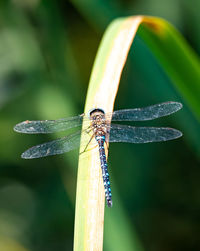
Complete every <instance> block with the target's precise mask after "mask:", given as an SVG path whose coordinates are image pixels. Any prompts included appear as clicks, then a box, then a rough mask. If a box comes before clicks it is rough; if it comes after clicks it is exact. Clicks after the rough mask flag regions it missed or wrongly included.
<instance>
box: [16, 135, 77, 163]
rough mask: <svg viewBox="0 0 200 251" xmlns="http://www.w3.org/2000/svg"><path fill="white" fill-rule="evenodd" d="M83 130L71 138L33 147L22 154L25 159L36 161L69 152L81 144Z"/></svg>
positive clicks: (70, 136)
mask: <svg viewBox="0 0 200 251" xmlns="http://www.w3.org/2000/svg"><path fill="white" fill-rule="evenodd" d="M80 135H81V130H80V131H78V132H76V133H74V134H71V135H69V136H66V137H63V138H60V139H57V140H53V141H50V142H46V143H43V144H41V145H37V146H33V147H31V148H29V149H28V150H27V151H25V152H24V153H22V156H21V157H22V158H24V159H34V158H40V157H46V156H49V155H55V154H62V153H65V152H69V151H71V150H73V149H75V148H77V147H79V144H80Z"/></svg>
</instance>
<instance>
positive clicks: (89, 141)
mask: <svg viewBox="0 0 200 251" xmlns="http://www.w3.org/2000/svg"><path fill="white" fill-rule="evenodd" d="M90 131H91V130H90ZM93 138H94V134H93V135H92V137H91V138H90V140H89V141H88V143H87V145H86V146H85V149H84V150H83V151H82V152H81V153H80V154H82V153H84V152H86V149H87V148H88V146H89V144H90V142H91V141H92V139H93Z"/></svg>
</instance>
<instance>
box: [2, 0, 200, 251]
mask: <svg viewBox="0 0 200 251" xmlns="http://www.w3.org/2000/svg"><path fill="white" fill-rule="evenodd" d="M199 10H200V3H199V1H195V0H191V1H187V0H185V1H184V0H182V1H181V0H175V1H173V0H169V1H159V0H148V1H147V0H142V1H141V0H135V1H133V0H132V1H131V0H125V1H124V0H109V1H106V0H102V1H100V0H99V1H97V0H93V1H85V2H84V1H78V0H71V1H64V0H62V1H50V0H44V1H40V0H29V1H27V0H26V1H25V0H12V1H11V0H9V1H7V0H4V1H1V2H0V250H2V251H4V250H6V251H7V250H8V251H15V250H16V251H21V250H22V251H24V250H30V251H45V250H48V251H55V250H56V251H64V250H72V247H73V231H74V210H75V193H76V177H77V165H78V150H77V151H73V152H70V153H66V154H64V155H60V156H52V157H48V158H43V159H35V160H23V159H21V158H20V154H21V153H22V152H23V151H25V150H26V149H27V148H29V147H31V146H33V145H35V144H39V143H42V142H45V141H48V140H51V139H55V138H57V137H60V136H62V135H65V133H60V134H54V135H22V134H21V135H20V134H17V133H16V132H14V131H13V126H14V125H15V124H16V123H19V122H21V121H23V120H27V119H29V120H41V119H57V118H62V117H68V116H74V115H76V114H80V113H82V112H83V110H84V102H85V97H86V93H87V87H88V81H89V77H90V72H91V68H92V65H93V62H94V58H95V55H96V52H97V49H98V46H99V43H100V40H101V38H102V36H103V33H104V31H105V29H106V27H107V25H108V24H109V23H110V22H111V21H112V20H113V19H114V18H116V17H119V16H126V15H140V14H144V15H155V16H159V17H163V18H165V19H166V20H168V21H169V22H171V23H172V24H173V25H174V26H175V27H177V28H178V30H179V31H180V32H181V33H182V34H183V36H184V37H185V38H186V40H187V42H188V43H189V44H190V45H191V46H192V47H193V49H194V51H196V53H197V54H199V53H200V32H199V22H200V16H199ZM180 63H181V62H180ZM170 100H172V101H179V102H182V103H183V105H184V108H183V109H182V111H180V112H178V113H177V114H174V115H171V116H170V117H167V118H161V119H159V120H158V121H153V122H146V123H137V125H148V126H170V127H175V128H178V129H179V130H181V131H183V134H184V136H183V137H182V138H180V139H178V140H174V141H170V142H165V143H154V144H146V145H130V144H122V143H119V144H112V145H111V146H110V150H109V167H110V175H111V180H112V185H113V201H114V207H113V209H107V208H106V220H105V243H104V250H107V251H109V250H133V247H134V243H133V246H132V247H128V246H127V247H126V241H125V240H124V239H123V237H121V238H122V239H120V230H121V229H122V228H124V229H126V231H127V233H128V237H127V238H129V239H131V240H133V239H134V238H138V240H139V242H140V245H141V247H142V249H140V250H148V251H179V250H181V251H185V250H190V251H193V250H194V251H197V250H200V238H199V232H200V215H199V210H200V182H199V180H200V168H199V156H200V138H199V139H198V138H197V137H198V135H195V133H194V132H195V130H196V131H199V130H200V125H199V122H198V121H196V120H195V119H194V117H193V115H192V114H193V113H192V111H191V110H190V109H189V108H188V107H187V104H186V103H185V101H184V100H183V98H182V97H181V96H180V94H179V93H177V91H176V90H175V88H174V85H173V83H172V82H171V81H170V80H169V79H168V77H167V75H166V74H165V71H164V70H163V69H162V68H161V67H160V65H159V64H158V62H157V61H156V59H155V57H154V55H153V54H152V53H151V51H150V50H149V49H148V48H147V46H146V45H145V43H144V42H143V40H142V39H141V38H140V37H139V36H136V39H135V41H134V43H133V46H132V49H131V52H130V54H129V57H128V60H127V64H126V66H125V69H124V71H123V75H122V80H121V84H120V88H119V92H118V96H117V99H116V102H115V109H119V108H121V109H122V108H133V107H141V106H147V105H151V104H156V103H159V102H164V101H170ZM199 109H200V108H199ZM115 208H118V209H119V208H120V213H119V214H115V213H114V212H115ZM111 217H112V223H111V224H108V222H109V219H110V218H111ZM113 222H114V224H113ZM112 224H113V225H112ZM122 225H123V226H122ZM120 245H121V246H120ZM134 250H139V249H134Z"/></svg>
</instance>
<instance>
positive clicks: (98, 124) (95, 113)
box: [90, 109, 107, 137]
mask: <svg viewBox="0 0 200 251" xmlns="http://www.w3.org/2000/svg"><path fill="white" fill-rule="evenodd" d="M90 120H91V128H92V130H93V132H94V135H95V137H96V136H104V135H106V133H107V124H106V119H105V113H104V111H103V110H101V109H94V110H92V111H91V112H90Z"/></svg>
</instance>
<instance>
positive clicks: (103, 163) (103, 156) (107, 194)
mask: <svg viewBox="0 0 200 251" xmlns="http://www.w3.org/2000/svg"><path fill="white" fill-rule="evenodd" d="M96 140H97V142H98V145H99V157H100V163H101V170H102V176H103V184H104V189H105V197H106V202H107V205H108V207H112V194H111V188H110V178H109V173H108V164H107V160H106V154H105V148H104V143H105V136H96Z"/></svg>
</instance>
